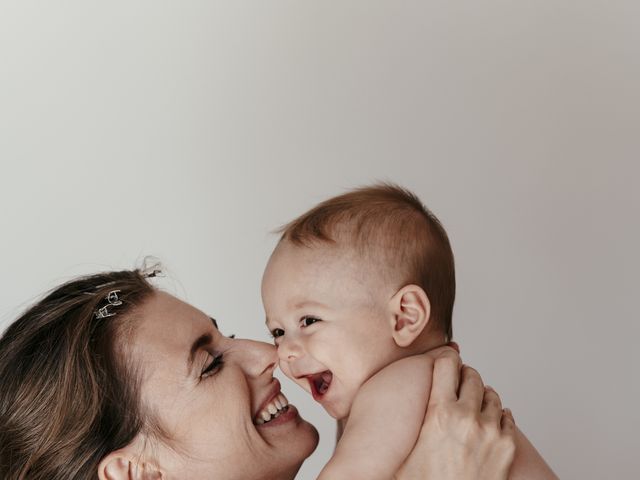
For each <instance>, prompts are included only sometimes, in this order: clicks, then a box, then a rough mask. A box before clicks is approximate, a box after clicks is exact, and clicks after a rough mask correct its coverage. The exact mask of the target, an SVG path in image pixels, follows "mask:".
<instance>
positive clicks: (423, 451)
mask: <svg viewBox="0 0 640 480" xmlns="http://www.w3.org/2000/svg"><path fill="white" fill-rule="evenodd" d="M451 352H452V351H451V350H450V349H448V351H447V350H443V351H442V352H441V358H439V359H438V361H437V362H436V366H435V371H434V390H433V393H432V398H431V403H430V407H429V412H430V414H429V415H427V417H426V418H425V423H424V426H423V434H422V435H421V438H420V439H419V441H418V443H417V446H416V449H415V450H414V452H413V453H412V455H411V456H410V457H409V459H407V462H406V463H405V466H404V468H403V473H402V476H401V478H439V479H443V478H445V479H446V478H462V479H464V478H506V472H507V470H508V467H509V465H510V463H511V460H512V458H513V438H512V437H513V423H512V419H510V417H503V419H502V426H501V420H500V418H501V415H500V414H501V406H500V403H499V398H498V396H497V395H496V394H495V393H494V392H491V391H489V392H487V393H486V394H485V395H484V400H483V395H482V393H483V388H482V383H481V380H480V378H479V376H478V375H477V374H476V373H475V372H474V371H472V370H471V369H464V370H463V375H462V383H461V387H460V399H459V400H458V399H457V396H456V388H457V385H456V383H457V373H458V372H457V370H458V368H457V362H458V361H459V359H458V358H457V356H455V355H452V353H451ZM276 365H277V356H276V352H275V348H274V347H273V346H271V345H269V344H266V343H262V342H254V341H250V340H239V339H233V338H230V337H225V336H224V335H222V334H221V333H220V331H219V330H218V325H217V322H216V321H215V320H213V319H211V318H209V317H208V316H207V315H205V314H204V313H202V312H200V311H198V310H197V309H195V308H194V307H192V306H190V305H188V304H186V303H184V302H181V301H180V300H178V299H176V298H175V297H172V296H171V295H169V294H167V293H164V292H161V291H159V290H157V289H156V288H154V287H153V286H152V285H151V284H150V283H149V282H148V280H147V278H146V276H145V275H143V274H142V273H140V272H139V271H122V272H110V273H104V274H97V275H93V276H89V277H85V278H81V279H78V280H74V281H71V282H69V283H67V284H65V285H62V286H61V287H59V288H57V289H55V290H54V291H53V292H51V293H50V294H49V295H48V296H46V297H45V298H44V299H43V300H41V301H40V302H38V303H37V304H36V305H34V306H33V307H31V308H30V309H29V310H28V311H27V312H26V313H25V314H23V315H22V316H21V317H20V318H19V319H18V320H16V321H15V322H14V323H13V324H12V325H11V326H10V327H9V328H8V329H7V330H6V332H5V333H4V335H3V336H2V338H1V339H0V478H3V479H6V480H14V479H38V480H39V479H42V480H44V479H47V480H52V479H55V480H58V479H59V480H62V479H65V480H68V479H89V478H92V479H94V478H99V479H101V480H107V479H110V480H112V479H116V480H119V479H151V478H163V479H173V478H180V479H207V478H216V479H221V478H223V479H261V478H264V479H292V478H294V477H295V475H296V473H297V471H298V469H299V468H300V466H301V464H302V462H303V461H304V459H305V458H307V457H308V456H309V455H310V454H311V453H312V452H313V450H314V449H315V447H316V445H317V442H318V435H317V432H316V430H315V428H314V427H313V426H312V425H310V424H309V423H307V422H305V421H304V420H303V419H302V418H300V416H299V415H298V412H297V410H296V408H295V407H294V406H293V405H288V402H287V400H286V398H285V397H284V396H283V395H282V393H281V392H280V385H279V383H278V381H277V380H275V379H274V378H273V371H274V370H275V368H276ZM447 370H449V371H447ZM446 399H448V401H445V400H446ZM274 409H275V411H274ZM265 412H269V413H271V416H270V417H269V419H268V420H266V413H265ZM443 418H448V420H447V429H446V431H442V430H441V429H439V426H440V425H441V424H442V419H443ZM469 420H471V421H469ZM470 426H472V428H469V427H470ZM471 452H472V453H473V455H471ZM449 460H451V461H449ZM456 460H457V461H456ZM480 470H482V471H483V473H484V474H486V475H487V476H486V477H481V476H480V475H479V472H480Z"/></svg>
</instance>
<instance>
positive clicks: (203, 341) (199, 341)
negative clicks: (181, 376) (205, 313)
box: [187, 319, 215, 372]
mask: <svg viewBox="0 0 640 480" xmlns="http://www.w3.org/2000/svg"><path fill="white" fill-rule="evenodd" d="M212 320H213V319H212ZM214 322H215V320H214ZM212 341H213V337H212V336H211V334H210V333H205V334H203V335H200V336H199V337H198V338H196V340H195V342H193V344H192V345H191V349H190V351H189V358H188V359H187V368H188V369H189V372H191V369H192V368H193V360H194V358H195V356H196V353H197V352H198V350H200V349H201V348H202V347H204V346H206V345H209V344H211V342H212Z"/></svg>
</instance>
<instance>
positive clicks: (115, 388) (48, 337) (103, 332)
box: [0, 270, 154, 480]
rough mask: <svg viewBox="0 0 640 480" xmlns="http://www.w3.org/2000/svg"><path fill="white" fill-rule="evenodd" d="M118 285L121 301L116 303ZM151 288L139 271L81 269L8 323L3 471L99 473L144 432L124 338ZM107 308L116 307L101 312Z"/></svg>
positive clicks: (18, 479) (0, 350) (64, 479)
mask: <svg viewBox="0 0 640 480" xmlns="http://www.w3.org/2000/svg"><path fill="white" fill-rule="evenodd" d="M113 291H118V292H117V293H116V295H117V300H118V301H119V302H120V301H121V302H122V304H118V305H117V306H114V305H110V302H109V301H108V300H107V297H108V295H109V294H110V292H113ZM153 292H154V287H153V286H152V285H151V284H150V283H149V282H148V281H147V279H146V277H145V275H143V274H142V273H141V272H140V271H138V270H133V271H130V270H127V271H120V272H109V273H100V274H96V275H91V276H87V277H83V278H79V279H76V280H73V281H70V282H68V283H66V284H64V285H62V286H60V287H58V288H56V289H54V290H53V291H52V292H50V293H49V294H48V295H47V296H46V297H45V298H43V299H42V300H41V301H39V302H38V303H37V304H35V305H34V306H32V307H31V308H29V309H28V310H27V311H26V312H25V313H24V314H23V315H22V316H20V318H18V319H17V320H16V321H15V322H14V323H13V324H12V325H11V326H9V328H8V329H7V330H6V331H5V332H4V334H3V335H2V338H0V478H2V479H3V480H22V479H33V480H70V479H78V480H79V479H94V478H97V471H98V464H99V463H100V460H101V459H102V458H103V457H104V456H105V455H107V454H108V453H110V452H112V451H114V450H117V449H119V448H122V447H124V446H126V445H128V444H129V443H130V442H131V441H132V440H133V439H134V438H135V437H136V435H138V434H139V433H140V432H141V431H143V429H144V428H145V425H146V419H145V414H144V412H143V411H142V408H141V406H140V401H139V395H138V387H137V386H138V381H137V380H136V379H137V378H138V375H137V374H136V371H135V370H136V369H135V368H134V365H132V364H131V363H130V362H129V361H128V360H127V355H126V350H127V349H126V344H125V342H124V341H123V340H122V339H123V338H124V337H125V336H126V332H127V331H128V329H130V328H132V322H131V320H132V319H133V318H134V317H135V312H136V306H138V305H140V304H141V303H142V302H144V301H145V300H146V299H147V298H149V297H150V296H151V295H152V294H153ZM112 298H113V297H112ZM116 303H117V302H116ZM103 307H107V309H106V310H103V313H107V314H109V315H110V314H115V315H113V316H104V315H101V314H99V311H100V309H101V308H103Z"/></svg>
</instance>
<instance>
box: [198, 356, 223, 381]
mask: <svg viewBox="0 0 640 480" xmlns="http://www.w3.org/2000/svg"><path fill="white" fill-rule="evenodd" d="M223 364H224V360H223V358H222V354H219V355H216V356H215V357H213V360H211V363H209V365H207V367H206V368H205V369H204V370H203V371H202V373H201V374H200V378H207V377H211V376H212V375H215V374H216V373H217V372H218V370H220V368H221V367H222V365H223Z"/></svg>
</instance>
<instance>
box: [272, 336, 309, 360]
mask: <svg viewBox="0 0 640 480" xmlns="http://www.w3.org/2000/svg"><path fill="white" fill-rule="evenodd" d="M303 354H304V350H303V348H302V346H301V345H300V342H299V341H297V340H296V339H295V338H286V335H285V336H284V338H282V340H281V341H280V342H279V343H278V358H280V360H281V361H285V362H293V361H295V360H296V359H298V358H300V357H302V356H303Z"/></svg>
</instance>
